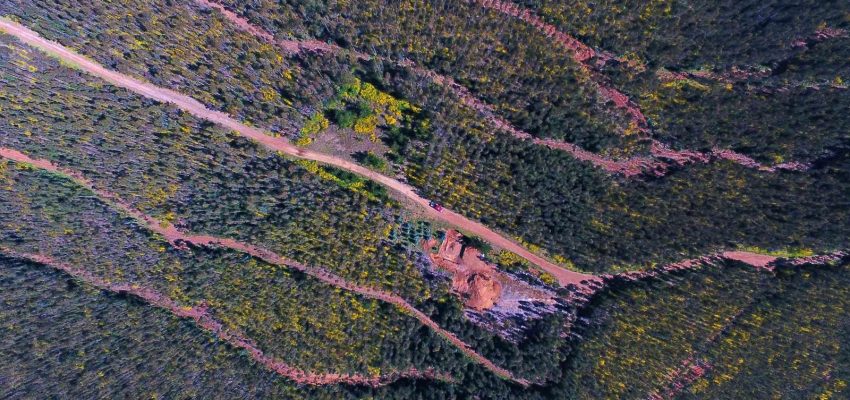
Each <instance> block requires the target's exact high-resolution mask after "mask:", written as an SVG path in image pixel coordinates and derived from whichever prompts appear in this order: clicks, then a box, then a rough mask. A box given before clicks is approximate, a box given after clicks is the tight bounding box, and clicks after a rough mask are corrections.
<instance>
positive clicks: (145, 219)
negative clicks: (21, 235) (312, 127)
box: [0, 147, 528, 385]
mask: <svg viewBox="0 0 850 400" xmlns="http://www.w3.org/2000/svg"><path fill="white" fill-rule="evenodd" d="M0 157H3V158H7V159H10V160H13V161H16V162H21V163H27V164H30V165H32V166H34V167H36V168H40V169H43V170H45V171H50V172H53V173H57V174H61V175H64V176H65V177H67V178H68V179H71V180H73V181H74V182H75V183H77V184H78V185H80V186H83V187H85V188H86V189H88V190H91V191H92V192H94V193H95V194H97V196H98V197H99V198H100V199H101V200H102V201H105V202H107V203H108V204H109V205H110V206H112V207H115V208H117V209H120V210H121V211H122V212H124V213H125V214H127V215H129V216H130V217H132V218H133V219H135V220H136V221H139V222H140V223H141V224H143V225H144V226H145V228H147V229H148V230H150V231H152V232H155V233H157V234H160V235H162V236H163V237H164V238H165V239H166V240H167V241H168V242H169V243H171V244H172V245H174V246H176V247H184V246H185V245H186V243H190V244H193V245H196V246H218V247H223V248H228V249H231V250H236V251H240V252H243V253H246V254H249V255H251V256H253V257H256V258H258V259H260V260H263V261H265V262H267V263H269V264H274V265H279V266H282V267H286V268H292V269H296V270H298V271H301V272H303V273H305V274H307V275H310V276H312V277H314V278H316V279H318V280H320V281H322V282H324V283H327V284H329V285H333V286H336V287H339V288H341V289H344V290H347V291H351V292H354V293H357V294H359V295H362V296H364V297H368V298H373V299H377V300H381V301H384V302H387V303H390V304H393V305H395V306H396V307H398V308H400V309H402V310H404V311H405V312H407V313H408V314H410V315H412V316H413V317H414V318H416V319H417V320H419V322H420V323H422V324H423V325H426V326H428V327H429V328H431V329H432V330H433V331H434V332H436V333H437V334H439V335H440V336H442V337H443V338H445V339H446V340H448V341H449V342H450V343H452V344H453V345H454V346H455V347H457V348H458V349H459V350H461V351H462V352H463V353H464V354H465V355H466V356H467V357H469V358H470V359H472V360H473V361H475V362H476V363H478V364H480V365H482V366H484V367H485V368H487V369H488V370H490V371H492V372H493V373H495V374H496V375H498V376H500V377H502V378H504V379H509V380H512V381H514V382H516V383H518V384H520V385H527V384H528V382H527V381H526V380H524V379H517V378H514V376H513V374H512V373H511V372H510V371H508V370H506V369H504V368H502V367H499V366H497V365H496V364H494V363H493V362H492V361H490V360H488V359H487V358H485V357H484V356H482V355H480V354H478V353H477V352H476V351H475V350H473V349H472V348H471V347H470V346H469V345H467V344H466V343H465V342H464V341H463V340H461V339H460V338H458V337H457V336H456V335H455V334H454V333H452V332H449V331H447V330H445V329H443V328H442V327H440V325H439V324H437V323H436V322H434V320H432V319H431V318H430V317H428V316H427V315H426V314H425V313H423V312H422V311H419V310H418V309H417V308H415V307H413V306H412V305H411V304H410V303H408V302H407V300H404V299H403V298H401V297H399V296H397V295H395V294H392V293H389V292H385V291H382V290H377V289H373V288H369V287H365V286H360V285H357V284H355V283H352V282H349V281H346V280H345V279H344V278H342V277H340V276H338V275H335V274H333V273H331V272H329V271H327V270H326V269H324V268H321V267H314V266H308V265H305V264H302V263H299V262H297V261H294V260H290V259H288V258H286V257H283V256H280V255H279V254H277V253H275V252H273V251H271V250H269V249H265V248H262V247H259V246H255V245H252V244H249V243H244V242H240V241H237V240H234V239H229V238H220V237H215V236H209V235H194V234H189V233H184V232H181V231H180V230H178V229H177V228H175V227H174V226H173V225H170V224H163V223H162V222H160V221H158V220H156V219H154V218H153V217H151V216H149V215H146V214H144V213H142V212H140V211H138V210H136V209H134V208H133V207H131V206H130V205H128V204H127V202H125V201H123V200H122V199H121V198H119V197H118V196H117V195H115V194H113V193H110V192H108V191H106V190H103V189H98V188H96V187H95V186H94V185H93V184H92V183H91V181H90V180H88V179H87V178H86V177H84V176H83V175H82V174H80V173H79V172H76V171H71V170H68V169H65V168H62V167H59V166H57V165H55V164H53V163H52V162H50V161H48V160H40V159H33V158H31V157H29V156H27V155H26V154H23V153H21V152H19V151H17V150H13V149H8V148H2V147H0Z"/></svg>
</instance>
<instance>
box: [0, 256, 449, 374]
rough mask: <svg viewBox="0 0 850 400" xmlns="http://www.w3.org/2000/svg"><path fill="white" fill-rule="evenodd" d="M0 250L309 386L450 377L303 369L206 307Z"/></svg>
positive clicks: (51, 261) (413, 371) (45, 259)
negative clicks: (189, 327)
mask: <svg viewBox="0 0 850 400" xmlns="http://www.w3.org/2000/svg"><path fill="white" fill-rule="evenodd" d="M0 253H2V254H5V255H8V256H12V257H15V258H19V259H24V260H28V261H31V262H34V263H37V264H42V265H45V266H48V267H52V268H54V269H57V270H60V271H63V272H65V273H66V274H68V275H71V276H72V277H74V278H76V279H79V280H81V281H83V282H85V283H87V284H89V285H92V286H94V287H96V288H99V289H102V290H106V291H109V292H112V293H126V294H130V295H133V296H136V297H138V298H140V299H142V300H144V301H145V302H146V303H148V304H150V305H153V306H155V307H159V308H162V309H164V310H167V311H169V312H170V313H171V314H173V315H174V316H176V317H179V318H189V319H192V320H194V321H195V324H197V325H198V327H200V328H201V329H203V330H205V331H207V332H209V333H211V334H212V335H214V336H216V337H218V339H220V340H222V341H224V342H226V343H229V344H230V345H232V346H234V347H236V348H239V349H243V350H245V353H246V354H247V355H248V357H251V358H252V359H253V360H254V361H256V362H257V363H259V364H260V365H262V366H264V367H266V368H268V369H270V370H272V371H274V372H275V373H277V374H278V375H280V376H283V377H285V378H288V379H291V380H293V381H295V382H296V383H300V384H305V385H311V386H320V385H336V384H349V385H364V386H371V387H379V386H384V385H388V384H390V383H393V382H395V381H397V380H400V379H429V380H443V381H446V380H448V381H451V380H452V378H451V377H449V376H447V375H445V374H440V373H435V372H434V371H431V370H428V371H419V370H417V369H415V368H411V369H408V370H406V371H397V372H391V373H388V374H384V375H379V376H364V375H356V374H355V375H350V374H335V373H331V374H324V373H315V372H308V371H304V370H302V369H299V368H296V367H293V366H291V365H289V364H286V363H285V362H283V361H280V360H278V359H275V358H273V357H271V356H269V355H266V354H265V353H263V351H262V350H260V348H259V347H257V345H256V344H255V343H254V341H253V340H251V339H250V338H248V337H246V336H244V335H243V334H242V333H240V332H237V331H234V330H232V329H229V328H227V327H226V326H224V324H223V323H221V322H219V321H218V320H216V319H215V318H214V317H213V316H212V315H211V314H210V313H209V312H208V311H207V309H206V307H186V306H185V305H183V304H180V303H178V302H177V301H175V300H174V299H172V298H170V297H168V296H166V295H164V294H162V293H160V292H157V291H156V290H153V289H150V288H146V287H142V286H138V285H134V284H130V283H115V282H110V281H108V280H106V279H103V278H101V277H99V276H96V275H94V274H92V273H90V272H88V271H86V270H84V269H81V268H78V267H76V266H72V265H68V264H64V263H62V262H59V261H56V260H54V259H52V258H50V257H47V256H44V255H39V254H27V253H19V252H16V251H14V250H12V249H8V248H4V247H0Z"/></svg>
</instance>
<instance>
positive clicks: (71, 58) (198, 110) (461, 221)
mask: <svg viewBox="0 0 850 400" xmlns="http://www.w3.org/2000/svg"><path fill="white" fill-rule="evenodd" d="M0 30H2V31H4V32H6V33H8V34H10V35H12V36H15V37H16V38H18V39H19V40H21V41H22V42H24V43H26V44H28V45H30V46H33V47H36V48H38V49H40V50H42V51H44V52H46V53H48V54H50V55H52V56H54V57H57V58H59V59H61V60H63V61H65V62H68V63H71V64H73V65H75V66H76V67H77V68H79V69H81V70H83V71H85V72H87V73H89V74H91V75H94V76H97V77H99V78H101V79H103V80H105V81H107V82H109V83H111V84H113V85H115V86H120V87H123V88H125V89H128V90H131V91H133V92H136V93H138V94H141V95H143V96H145V97H148V98H151V99H154V100H158V101H161V102H167V103H171V104H174V105H175V106H177V107H179V108H180V109H182V110H184V111H186V112H188V113H190V114H192V115H194V116H196V117H198V118H203V119H206V120H208V121H210V122H214V123H216V124H219V125H221V126H224V127H226V128H228V129H231V130H233V131H235V132H237V133H239V134H241V135H243V136H245V137H247V138H249V139H252V140H254V141H257V142H259V143H260V144H262V145H264V146H266V147H268V148H269V149H272V150H275V151H280V152H282V153H286V154H288V155H290V156H294V157H298V158H303V159H308V160H314V161H317V162H320V163H323V164H327V165H332V166H335V167H338V168H341V169H345V170H348V171H350V172H353V173H355V174H358V175H361V176H363V177H366V178H368V179H371V180H373V181H376V182H378V183H380V184H382V185H384V186H386V187H388V188H390V189H393V190H395V191H396V192H398V193H400V194H402V195H404V196H405V197H408V198H410V199H411V200H413V201H414V202H415V203H416V204H418V205H419V206H421V207H422V208H423V209H425V210H426V212H427V214H428V215H429V216H430V217H432V218H434V219H437V220H441V221H444V222H447V223H449V224H451V225H454V226H456V227H458V228H460V229H462V230H463V231H466V232H469V233H471V234H473V235H477V236H480V237H481V238H482V239H484V240H486V241H488V242H490V243H492V244H493V245H495V246H498V247H501V248H504V249H506V250H510V251H512V252H514V253H516V254H518V255H519V256H521V257H523V258H525V259H526V260H528V261H530V262H531V263H533V264H534V265H537V266H538V267H540V268H541V269H543V270H545V271H546V272H548V273H550V274H552V275H554V276H555V277H556V278H557V279H558V281H559V282H560V283H561V284H562V285H567V284H571V283H572V284H581V282H582V281H587V280H595V279H597V278H595V277H594V276H592V275H587V274H582V273H578V272H574V271H570V270H567V269H564V268H563V267H560V266H558V265H556V264H555V263H553V262H551V261H549V260H546V259H545V258H543V257H540V256H538V255H536V254H534V253H532V252H530V251H528V250H527V249H525V248H524V247H522V246H520V245H519V244H517V243H516V242H514V241H513V240H510V239H508V238H506V237H504V236H502V235H500V234H498V233H496V232H495V231H493V230H491V229H489V228H487V227H486V226H484V225H483V224H481V223H478V222H475V221H472V220H470V219H468V218H466V217H463V216H462V215H460V214H458V213H455V212H453V211H450V210H447V209H444V210H443V211H442V212H437V211H436V210H434V209H432V208H431V207H429V205H428V200H426V199H424V198H422V197H420V196H419V195H418V194H416V192H415V191H414V190H413V188H412V187H411V186H409V185H407V184H404V183H402V182H399V181H397V180H395V179H393V178H390V177H387V176H384V175H381V174H379V173H377V172H374V171H372V170H369V169H367V168H365V167H362V166H360V165H357V164H355V163H352V162H349V161H346V160H342V159H339V158H336V157H334V156H331V155H327V154H322V153H317V152H313V151H309V150H305V149H302V148H299V147H296V146H295V145H293V144H291V143H289V142H288V141H287V140H285V139H281V138H274V137H271V136H269V135H267V134H265V133H264V132H263V131H262V130H260V129H257V128H253V127H250V126H247V125H245V124H242V123H240V122H239V121H237V120H235V119H233V118H232V117H230V116H229V115H227V114H225V113H222V112H219V111H213V110H210V109H208V108H207V107H206V106H204V105H203V104H201V103H200V102H199V101H197V100H195V99H193V98H191V97H189V96H186V95H183V94H180V93H178V92H175V91H173V90H169V89H165V88H161V87H158V86H156V85H153V84H150V83H147V82H143V81H141V80H138V79H135V78H131V77H129V76H126V75H123V74H121V73H119V72H115V71H112V70H108V69H106V68H104V67H103V66H101V65H100V64H98V63H96V62H94V61H91V60H89V59H87V58H85V57H83V56H81V55H79V54H77V53H75V52H74V51H73V50H70V49H68V48H65V47H64V46H62V45H61V44H58V43H55V42H52V41H49V40H47V39H44V38H42V37H41V36H40V35H39V34H38V33H36V32H34V31H32V30H30V29H29V28H27V27H25V26H23V25H21V24H19V23H17V22H14V21H12V20H9V19H6V18H0Z"/></svg>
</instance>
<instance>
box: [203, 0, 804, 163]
mask: <svg viewBox="0 0 850 400" xmlns="http://www.w3.org/2000/svg"><path fill="white" fill-rule="evenodd" d="M194 1H195V3H197V4H199V5H201V6H202V7H206V8H212V9H215V10H217V11H219V12H220V13H221V14H222V15H223V16H224V18H225V19H227V20H228V21H230V22H231V23H232V24H233V25H234V26H235V27H236V28H238V29H240V30H242V31H244V32H247V33H249V34H251V35H253V36H254V37H256V38H258V39H260V40H263V41H265V42H266V43H269V44H272V45H277V46H278V47H280V48H281V49H282V50H283V51H285V52H287V53H289V54H294V53H298V52H301V51H305V50H306V51H321V52H350V53H351V54H354V55H355V56H356V57H357V58H358V59H360V60H368V59H370V58H372V57H377V58H379V59H381V60H384V61H388V62H393V63H395V64H397V65H399V66H402V67H409V68H411V70H412V71H413V72H414V73H416V74H418V75H420V76H422V77H425V78H427V79H429V80H431V82H434V83H436V84H437V85H439V86H442V87H444V88H446V89H448V90H450V91H451V92H452V94H454V95H455V96H457V97H458V98H459V99H460V101H461V102H462V103H463V104H464V105H466V106H467V107H469V108H471V109H473V110H475V111H476V112H478V113H479V114H481V115H482V116H483V117H484V118H485V120H487V122H489V123H490V124H491V125H493V126H495V127H496V128H498V129H499V130H502V131H504V132H507V133H509V134H510V135H511V136H513V137H514V138H517V139H520V140H526V141H531V142H532V143H534V144H536V145H540V146H546V147H548V148H550V149H553V150H559V151H564V152H566V153H569V154H570V155H571V156H573V157H575V158H577V159H579V160H581V161H586V162H589V163H591V164H593V165H594V166H595V167H597V168H600V169H602V170H604V171H606V172H608V173H611V174H620V175H623V176H625V177H627V178H629V177H635V176H642V175H654V176H658V177H661V176H664V175H666V174H667V172H668V170H669V167H670V166H671V165H684V164H689V163H708V162H710V161H712V160H717V159H724V160H729V161H732V162H735V163H737V164H739V165H743V166H745V167H748V168H754V169H758V170H760V171H766V172H775V171H777V170H795V171H796V170H802V169H805V168H806V165H804V164H801V163H796V162H791V163H783V164H778V165H774V166H765V165H762V164H759V163H758V162H756V161H755V160H753V159H751V158H749V157H747V156H745V155H743V154H740V153H736V152H733V151H732V150H719V149H714V150H712V152H710V153H701V152H697V151H691V150H672V149H670V148H669V147H668V146H666V145H664V144H662V143H660V142H658V141H656V140H654V139H653V140H652V141H651V155H650V156H640V157H632V158H628V159H620V160H618V159H612V158H609V157H605V156H603V155H600V154H596V153H593V152H590V151H587V150H585V149H583V148H581V147H579V146H578V145H576V144H573V143H569V142H565V141H562V140H556V139H545V138H537V137H534V136H532V135H531V134H530V133H528V132H525V131H523V130H521V129H518V128H517V127H515V126H514V125H513V124H511V123H510V122H509V121H508V120H507V119H505V118H504V117H502V116H500V115H499V114H498V113H497V112H496V110H494V109H493V107H492V106H490V105H489V104H487V103H485V102H484V101H482V100H481V99H479V98H477V97H476V96H475V95H474V94H472V92H470V91H469V89H467V88H466V87H464V86H463V85H461V84H459V83H457V82H456V81H455V80H454V79H452V78H451V77H448V76H445V75H441V74H439V73H437V72H436V71H433V70H430V69H427V68H424V67H421V66H418V65H416V63H414V62H413V61H410V60H406V61H404V62H396V61H393V60H390V59H387V58H386V57H381V56H375V55H369V54H365V53H361V52H359V51H355V50H347V49H343V48H342V47H339V46H337V45H333V44H326V43H324V42H321V41H318V40H303V41H299V40H276V39H275V38H274V35H273V34H272V33H271V32H269V31H267V30H265V29H264V28H262V27H260V26H257V25H254V24H252V23H251V21H249V20H247V19H246V18H244V17H242V16H239V15H238V14H236V13H234V12H233V11H230V10H228V9H227V8H225V7H224V6H223V5H221V4H219V3H217V2H216V1H215V0H194ZM478 2H479V4H481V5H483V6H484V7H488V8H494V9H497V10H500V11H502V12H505V11H504V10H509V11H508V12H507V13H508V14H510V15H513V14H516V15H517V16H520V15H521V16H524V17H523V18H529V17H530V16H531V12H530V11H529V10H519V9H517V8H516V6H511V5H510V4H508V3H504V4H503V3H499V2H495V3H494V2H492V1H490V0H481V1H478ZM520 11H521V12H520ZM536 21H537V22H535V23H534V24H538V25H539V24H540V23H542V22H541V21H540V20H539V18H538V19H537V20H536ZM542 29H543V31H544V32H546V34H547V35H549V36H552V37H554V38H555V39H556V40H558V41H559V42H560V43H561V44H563V45H564V46H565V47H567V48H568V49H570V51H572V54H573V55H574V57H575V58H576V60H577V61H579V62H582V63H583V62H584V61H586V60H587V59H589V58H593V57H597V58H600V57H601V58H600V59H601V60H603V61H605V60H610V57H607V56H606V55H605V54H602V53H597V52H594V50H593V49H591V48H590V47H587V46H585V45H584V44H582V43H581V42H579V41H578V40H576V39H574V38H572V37H570V36H568V35H565V34H563V33H560V32H557V31H556V30H554V27H551V26H549V27H548V28H542ZM582 65H583V68H586V69H587V68H590V67H589V66H587V65H584V64H582ZM588 73H590V70H588ZM603 92H605V91H604V90H603ZM605 93H608V94H613V95H614V97H616V98H618V99H623V98H625V96H624V95H622V94H619V95H618V94H617V93H619V92H616V91H607V92H605ZM626 103H628V100H627V99H626Z"/></svg>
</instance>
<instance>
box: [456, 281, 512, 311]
mask: <svg viewBox="0 0 850 400" xmlns="http://www.w3.org/2000/svg"><path fill="white" fill-rule="evenodd" d="M465 286H466V287H465V288H464V289H465V290H463V293H464V297H465V299H464V300H465V303H466V305H467V307H469V308H473V309H476V310H486V309H488V308H490V307H493V305H495V304H496V301H498V300H499V297H501V294H502V284H500V283H499V282H498V281H496V279H495V278H494V277H493V276H492V275H491V274H486V273H474V274H472V275H470V276H469V277H468V278H466V282H465Z"/></svg>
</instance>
